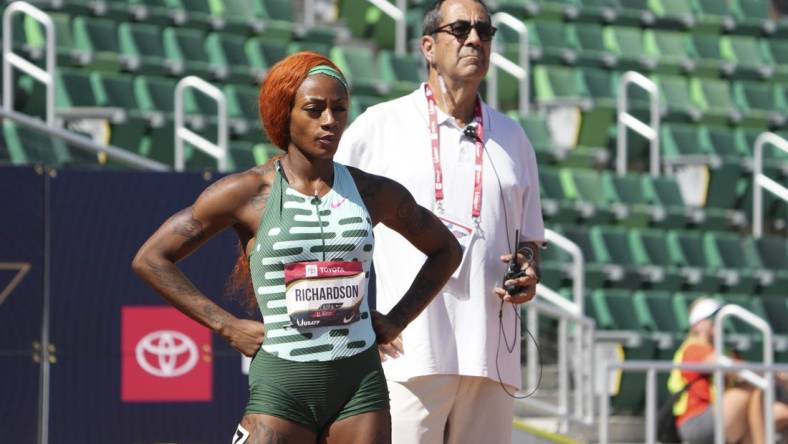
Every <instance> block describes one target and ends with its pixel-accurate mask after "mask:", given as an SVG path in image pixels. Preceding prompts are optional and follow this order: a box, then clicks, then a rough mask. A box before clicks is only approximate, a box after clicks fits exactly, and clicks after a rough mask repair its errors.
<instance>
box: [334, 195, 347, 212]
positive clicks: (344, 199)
mask: <svg viewBox="0 0 788 444" xmlns="http://www.w3.org/2000/svg"><path fill="white" fill-rule="evenodd" d="M346 200H347V197H343V198H342V200H340V201H339V202H331V209H333V210H335V209H337V208H339V207H341V206H342V204H343V203H345V201H346Z"/></svg>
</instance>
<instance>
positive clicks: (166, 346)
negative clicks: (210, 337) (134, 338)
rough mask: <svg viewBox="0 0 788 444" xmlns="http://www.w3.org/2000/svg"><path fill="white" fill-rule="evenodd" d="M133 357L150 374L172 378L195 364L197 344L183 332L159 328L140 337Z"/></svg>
mask: <svg viewBox="0 0 788 444" xmlns="http://www.w3.org/2000/svg"><path fill="white" fill-rule="evenodd" d="M135 357H136V358H137V364H139V366H140V367H142V369H143V370H145V371H146V372H148V373H150V374H151V375H153V376H158V377H160V378H174V377H176V376H181V375H183V374H186V373H189V372H190V371H191V370H192V369H193V368H194V366H195V365H196V364H197V361H198V359H199V353H198V352H197V345H196V344H195V343H194V341H192V340H191V338H189V337H188V336H186V335H185V334H183V333H181V332H179V331H175V330H159V331H154V332H153V333H148V334H147V335H145V336H144V337H143V338H142V339H140V342H138V343H137V348H136V350H135ZM184 357H185V358H184Z"/></svg>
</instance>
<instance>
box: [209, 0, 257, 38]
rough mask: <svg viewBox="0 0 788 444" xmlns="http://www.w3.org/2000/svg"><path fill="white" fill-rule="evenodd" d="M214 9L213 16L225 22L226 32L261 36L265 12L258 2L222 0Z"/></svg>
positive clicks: (255, 0) (253, 0)
mask: <svg viewBox="0 0 788 444" xmlns="http://www.w3.org/2000/svg"><path fill="white" fill-rule="evenodd" d="M217 5H219V6H221V7H220V8H216V9H215V11H216V12H215V14H216V15H218V16H220V17H222V19H224V21H225V29H226V30H227V31H228V32H234V33H238V34H245V33H252V34H261V33H262V32H263V31H264V30H265V25H266V23H265V22H264V20H263V18H264V17H265V16H266V12H265V10H264V9H263V5H262V3H261V2H260V1H258V0H222V1H221V2H220V3H217Z"/></svg>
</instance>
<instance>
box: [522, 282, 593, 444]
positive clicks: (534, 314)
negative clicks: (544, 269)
mask: <svg viewBox="0 0 788 444" xmlns="http://www.w3.org/2000/svg"><path fill="white" fill-rule="evenodd" d="M540 287H543V286H542V285H541V284H540V285H539V286H537V293H539V295H540V299H547V300H548V301H550V302H555V300H553V298H554V296H553V294H556V295H557V293H555V292H554V291H552V290H550V292H548V293H544V291H543V290H542V291H539V290H538V289H539V288H540ZM545 288H546V287H545ZM557 298H558V299H563V298H562V297H561V296H560V295H558V296H557ZM540 299H537V300H534V301H531V302H529V303H528V304H526V305H525V309H526V310H527V320H528V328H529V330H531V331H536V330H535V329H536V328H538V325H536V320H537V319H538V317H539V315H546V316H549V317H552V318H554V319H558V406H557V407H556V406H554V405H551V404H548V403H546V402H544V401H539V400H535V399H530V398H528V399H524V400H522V401H523V402H524V403H525V404H527V405H528V406H530V407H532V408H536V409H539V410H541V411H542V412H545V413H548V414H553V415H556V416H557V417H558V419H559V431H560V432H562V433H566V432H567V431H568V430H569V422H570V421H573V420H574V421H576V422H579V423H582V424H585V425H591V424H593V417H594V413H593V384H592V381H593V380H594V379H593V365H592V363H593V354H592V353H593V343H594V337H595V336H596V323H595V322H594V320H593V319H591V318H588V317H586V316H583V314H582V313H579V314H578V313H575V312H574V310H569V309H567V308H566V307H565V306H563V305H556V304H547V303H544V302H542V301H541V300H540ZM570 322H571V323H573V324H576V331H577V332H578V333H579V334H578V335H577V338H578V340H579V341H580V342H579V343H578V344H577V345H578V347H577V348H578V349H579V354H578V355H577V358H579V359H580V362H579V363H578V365H577V366H576V367H575V375H576V377H577V376H578V375H580V373H579V372H582V371H583V369H586V370H587V371H588V379H587V380H585V381H584V380H583V379H582V375H580V377H579V379H578V380H579V381H580V385H577V384H576V385H575V395H576V400H575V412H574V414H573V413H571V412H570V411H569V357H568V348H569V344H568V336H569V335H568V327H569V325H568V324H569V323H570ZM532 342H533V341H529V342H528V345H529V346H530V345H531V344H532ZM529 350H530V349H529ZM536 359H537V357H536V355H534V356H533V357H532V356H531V355H530V354H529V357H528V366H529V368H531V367H532V366H534V364H535V362H536ZM530 373H531V372H530V371H529V374H528V391H529V392H532V391H533V390H535V387H534V385H535V383H536V379H537V375H536V374H530ZM584 389H585V390H586V391H587V392H588V393H584V392H583V390H584Z"/></svg>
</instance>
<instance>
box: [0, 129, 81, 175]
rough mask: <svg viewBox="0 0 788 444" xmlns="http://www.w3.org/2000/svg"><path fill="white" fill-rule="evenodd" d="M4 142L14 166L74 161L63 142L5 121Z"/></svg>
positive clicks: (58, 163)
mask: <svg viewBox="0 0 788 444" xmlns="http://www.w3.org/2000/svg"><path fill="white" fill-rule="evenodd" d="M3 140H4V142H5V149H6V150H7V153H8V160H10V162H11V163H12V164H14V165H29V164H33V163H43V164H46V165H55V166H57V165H62V164H66V163H70V162H71V161H72V157H71V153H70V152H69V150H68V148H67V147H66V144H65V143H63V141H62V140H60V139H57V138H53V137H49V136H47V135H46V134H43V133H40V132H37V131H33V130H30V129H28V128H26V127H23V126H21V125H17V124H15V123H13V122H12V121H10V120H4V121H3Z"/></svg>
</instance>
